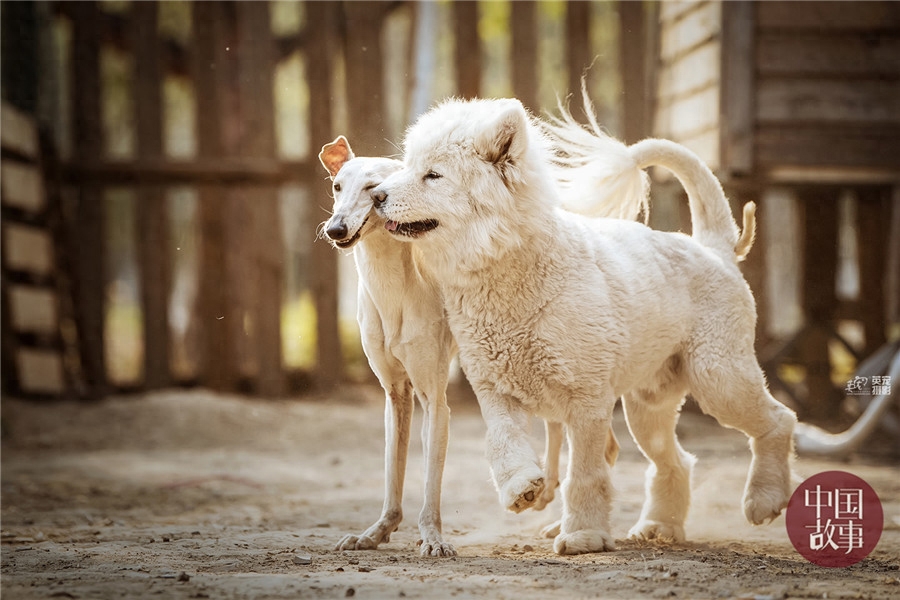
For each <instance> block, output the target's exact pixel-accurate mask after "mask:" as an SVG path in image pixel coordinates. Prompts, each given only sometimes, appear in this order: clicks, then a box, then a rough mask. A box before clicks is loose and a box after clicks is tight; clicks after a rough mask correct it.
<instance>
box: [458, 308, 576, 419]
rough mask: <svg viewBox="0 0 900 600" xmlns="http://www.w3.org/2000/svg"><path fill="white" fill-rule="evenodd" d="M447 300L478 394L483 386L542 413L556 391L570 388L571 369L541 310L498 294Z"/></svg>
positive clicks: (465, 364) (463, 355)
mask: <svg viewBox="0 0 900 600" xmlns="http://www.w3.org/2000/svg"><path fill="white" fill-rule="evenodd" d="M446 300H447V308H448V317H449V321H450V327H451V330H452V331H453V335H454V337H455V338H456V340H457V344H458V346H459V349H460V360H461V362H462V365H463V368H464V370H465V372H466V375H467V377H468V378H469V379H470V381H471V382H472V384H473V385H474V386H476V390H477V389H478V388H479V387H482V388H484V387H485V386H487V387H489V388H492V389H493V390H495V391H497V392H499V393H503V394H508V395H512V396H514V397H516V398H518V399H519V400H520V401H521V402H523V403H524V404H526V405H529V406H531V407H532V408H533V409H536V410H541V405H543V404H545V402H546V400H547V399H548V398H549V397H551V396H554V395H556V394H555V392H556V391H558V390H559V389H560V387H570V386H571V385H572V384H573V382H574V377H573V373H572V369H571V365H570V364H568V362H567V358H566V356H565V355H564V353H561V352H559V351H558V349H557V348H555V347H554V346H553V344H552V337H548V336H547V335H546V331H545V329H546V323H545V322H543V314H542V311H541V310H540V307H539V306H527V305H526V304H527V303H523V300H522V298H521V296H516V295H508V294H496V293H490V294H485V295H484V296H482V297H474V296H473V295H471V294H470V295H468V296H465V295H462V296H456V297H449V298H446Z"/></svg>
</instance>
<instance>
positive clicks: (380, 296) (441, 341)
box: [319, 136, 619, 556]
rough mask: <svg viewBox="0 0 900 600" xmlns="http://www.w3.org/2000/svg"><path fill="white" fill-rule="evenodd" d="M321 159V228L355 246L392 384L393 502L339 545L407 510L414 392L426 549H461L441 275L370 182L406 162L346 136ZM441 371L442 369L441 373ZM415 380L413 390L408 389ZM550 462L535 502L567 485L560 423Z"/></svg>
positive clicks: (386, 381)
mask: <svg viewBox="0 0 900 600" xmlns="http://www.w3.org/2000/svg"><path fill="white" fill-rule="evenodd" d="M319 159H320V161H321V162H322V165H323V166H324V167H325V169H326V170H327V171H328V172H329V173H330V174H331V176H332V189H333V193H334V209H333V213H332V216H331V218H330V219H328V221H327V222H326V223H324V224H323V226H322V233H323V234H325V235H326V236H327V237H328V238H329V239H330V240H331V241H332V243H333V244H335V246H337V247H339V248H354V259H355V261H356V267H357V271H358V274H359V314H358V320H359V324H360V331H361V337H362V342H363V349H364V351H365V353H366V356H367V357H368V359H369V364H370V365H371V367H372V370H373V371H374V372H375V374H376V376H377V377H378V380H379V382H380V383H381V385H382V387H383V388H384V390H385V398H386V402H385V500H384V507H383V509H382V514H381V517H380V518H379V520H378V521H377V522H376V523H375V524H373V525H372V526H371V527H369V528H368V529H367V530H366V531H365V532H363V533H362V534H360V535H347V536H344V537H343V538H342V539H341V540H340V541H339V542H338V544H337V549H340V550H350V549H369V548H376V547H377V546H378V545H379V544H380V543H381V542H387V541H389V539H390V534H391V533H393V532H394V531H396V529H397V526H398V525H399V524H400V520H401V518H402V507H401V500H402V495H403V479H404V473H405V469H406V455H407V450H408V447H409V428H410V419H411V416H412V396H411V394H413V393H415V395H416V397H417V398H418V400H419V403H420V404H421V405H422V407H423V409H424V412H425V415H426V418H425V423H424V426H423V431H422V443H423V447H424V449H425V454H426V457H427V464H426V469H425V503H424V506H423V508H422V512H421V514H420V515H419V532H420V535H421V536H422V543H421V546H420V551H421V553H422V555H425V556H454V555H455V554H456V551H455V549H454V548H453V546H451V545H450V544H449V543H446V542H444V541H443V539H442V536H441V518H440V495H441V478H442V474H443V468H444V459H445V456H446V452H447V441H448V431H447V429H448V422H449V408H448V407H447V402H446V386H447V378H446V374H447V372H448V368H449V362H450V359H451V358H452V357H453V356H454V355H455V353H456V346H455V344H454V342H453V339H452V337H451V336H450V334H449V329H448V325H447V323H446V320H445V318H444V308H443V303H442V301H441V299H440V297H439V289H438V286H436V285H435V282H434V281H433V280H432V279H430V278H429V277H427V275H426V274H423V273H421V272H420V270H419V268H418V266H417V264H416V261H415V260H414V258H413V254H412V252H411V248H410V247H409V246H408V245H405V244H401V243H399V242H396V241H394V240H393V239H392V238H391V236H390V235H389V234H388V233H387V232H386V231H385V229H384V219H382V218H381V217H379V216H378V215H377V213H375V211H374V207H373V204H372V199H371V197H370V195H369V194H370V190H371V189H372V188H374V187H375V186H376V185H377V184H378V183H380V182H381V181H383V180H384V179H385V178H386V177H387V176H388V175H389V174H390V173H393V172H395V171H398V170H399V169H400V168H402V166H403V165H402V163H400V162H399V161H396V160H392V159H389V158H377V157H355V156H354V155H353V151H352V150H351V148H350V144H349V142H348V141H347V139H346V138H345V137H344V136H338V138H336V139H335V140H334V141H333V142H331V143H329V144H326V145H325V146H323V147H322V151H321V153H320V154H319ZM440 374H443V375H444V376H443V377H442V376H441V375H440ZM410 386H411V388H410ZM546 431H547V435H546V451H545V458H544V465H545V467H546V469H547V481H546V485H545V486H544V489H543V491H542V493H541V494H540V495H539V496H538V498H537V500H536V501H535V503H534V508H536V509H537V510H541V509H543V508H544V507H545V506H547V504H549V503H550V502H551V501H552V500H553V499H554V496H555V490H556V488H557V487H558V486H559V454H560V448H561V446H562V441H563V428H562V425H561V424H560V423H549V422H547V423H546ZM618 452H619V445H618V441H617V440H616V438H615V435H614V434H613V433H612V430H610V437H609V441H608V442H607V445H606V460H607V461H608V463H609V464H610V465H613V464H614V463H615V460H616V457H617V456H618Z"/></svg>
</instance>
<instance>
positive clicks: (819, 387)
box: [797, 186, 840, 422]
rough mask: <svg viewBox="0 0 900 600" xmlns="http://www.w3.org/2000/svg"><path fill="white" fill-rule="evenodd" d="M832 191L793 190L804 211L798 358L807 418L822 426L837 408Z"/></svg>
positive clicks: (835, 211) (835, 209)
mask: <svg viewBox="0 0 900 600" xmlns="http://www.w3.org/2000/svg"><path fill="white" fill-rule="evenodd" d="M839 196H840V189H839V188H836V187H824V186H818V187H808V188H800V189H798V190H797V198H798V200H799V201H800V204H801V207H802V211H803V223H804V237H803V281H804V286H803V307H804V312H805V316H806V319H807V324H808V326H809V328H808V331H807V334H806V335H805V336H804V338H803V340H802V343H801V346H800V354H801V360H802V361H803V364H804V366H805V367H806V386H807V398H808V400H809V401H808V403H807V406H806V409H807V411H808V412H807V416H808V417H809V418H810V419H812V420H815V421H819V422H823V421H828V420H830V419H833V418H834V417H835V416H836V414H837V410H838V395H837V393H836V392H835V389H834V386H833V385H832V383H831V361H830V359H829V355H828V340H829V337H830V336H829V334H830V331H831V328H832V327H833V325H834V316H835V309H836V306H837V304H836V298H835V277H836V275H837V239H838V219H837V215H838V199H839Z"/></svg>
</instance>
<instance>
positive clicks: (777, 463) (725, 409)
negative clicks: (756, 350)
mask: <svg viewBox="0 0 900 600" xmlns="http://www.w3.org/2000/svg"><path fill="white" fill-rule="evenodd" d="M699 356H700V358H698V357H695V358H693V359H692V360H691V362H690V365H689V373H690V376H691V392H692V393H693V396H694V398H695V399H696V400H697V402H698V403H699V404H700V408H701V409H703V412H705V413H707V414H710V415H712V416H713V417H715V418H716V420H718V421H719V423H721V424H722V425H724V426H726V427H732V428H734V429H737V430H739V431H743V432H744V433H745V434H746V435H747V436H748V437H749V438H750V449H751V451H752V452H753V460H752V461H751V463H750V473H749V476H748V477H747V485H746V487H745V488H744V500H743V504H744V516H745V517H747V520H748V521H749V522H750V523H752V524H754V525H760V524H762V523H766V522H769V521H771V520H773V519H775V517H777V516H778V515H779V514H780V513H781V511H782V509H784V508H785V507H786V506H787V503H788V500H790V497H791V491H792V489H793V484H792V481H791V466H790V461H791V458H792V456H793V432H794V425H795V424H796V423H797V417H796V415H795V414H794V412H793V411H792V410H790V409H789V408H787V407H786V406H785V405H783V404H782V403H780V402H778V401H777V400H776V399H775V398H773V397H772V395H771V394H770V393H769V391H768V389H767V388H766V383H765V378H764V376H763V373H762V370H761V369H760V368H759V364H758V363H757V362H756V358H755V357H754V356H753V354H752V351H748V352H745V353H743V354H742V355H739V356H737V357H735V359H734V360H731V361H723V360H722V357H723V356H729V354H728V353H727V352H726V353H723V352H711V353H703V354H700V355H699ZM703 357H709V358H707V359H705V360H704V359H703Z"/></svg>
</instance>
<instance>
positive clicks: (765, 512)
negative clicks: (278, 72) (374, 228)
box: [374, 100, 796, 554]
mask: <svg viewBox="0 0 900 600" xmlns="http://www.w3.org/2000/svg"><path fill="white" fill-rule="evenodd" d="M559 139H560V138H558V139H557V142H558V141H559ZM552 143H556V142H553V140H548V137H547V133H546V132H542V131H541V130H540V128H539V127H538V126H536V124H535V123H534V122H533V121H531V120H530V119H529V118H528V116H527V114H526V113H525V111H524V109H523V108H522V106H521V104H520V103H519V102H518V101H516V100H476V101H460V100H451V101H448V102H445V103H444V104H442V105H440V106H438V107H437V108H435V109H433V110H432V111H431V112H429V113H426V114H425V115H424V116H423V117H421V118H420V119H419V121H418V122H417V123H416V124H415V125H414V126H413V127H412V128H411V129H410V131H409V132H408V135H407V139H406V148H405V166H404V168H403V170H401V171H398V172H396V173H394V174H392V175H391V176H389V177H388V178H387V179H386V180H385V181H384V182H383V183H382V184H381V185H379V186H378V187H377V188H376V189H375V191H374V198H375V201H376V205H377V206H378V209H377V210H378V212H379V213H380V214H381V215H382V216H383V217H384V218H385V219H387V222H386V226H387V227H388V228H389V229H394V230H395V231H397V232H400V231H403V224H405V223H412V222H419V221H425V220H433V221H434V222H436V223H437V227H436V228H434V229H432V230H430V231H428V232H425V233H422V234H421V235H418V236H416V237H415V238H412V237H407V236H402V235H397V236H396V237H398V238H400V239H403V240H406V241H412V240H414V244H413V246H414V247H415V250H416V257H417V260H418V261H420V262H421V264H423V265H424V266H425V268H426V269H427V270H428V271H429V272H431V273H433V274H434V275H435V277H436V278H437V280H438V281H440V282H441V286H442V295H443V300H444V306H445V308H446V311H447V315H448V318H449V323H450V329H451V331H452V332H453V336H454V337H455V339H456V341H457V343H458V344H459V348H460V360H461V363H462V365H463V368H464V370H465V372H466V374H467V376H468V378H469V380H470V382H471V383H472V386H473V388H474V389H475V392H476V394H477V396H478V400H479V404H480V406H481V409H482V414H483V416H484V418H485V422H486V424H487V429H488V432H487V455H488V458H489V461H490V464H491V469H492V475H493V478H494V482H495V484H496V486H497V489H498V491H499V494H500V500H501V503H503V505H504V506H507V507H510V508H513V509H518V508H521V506H522V505H523V504H527V499H528V498H529V497H533V496H534V495H535V494H539V492H540V488H541V486H542V484H543V477H544V473H543V471H542V469H541V466H540V464H539V462H538V460H537V457H536V456H535V455H534V452H533V451H532V449H531V448H530V446H529V444H528V440H527V435H526V431H525V427H524V426H525V423H526V417H527V415H528V414H529V413H534V414H537V415H540V416H542V417H544V418H545V419H547V420H550V421H559V422H563V423H564V424H565V426H566V431H567V435H568V440H569V448H570V458H569V466H568V473H567V476H566V480H565V483H564V484H563V501H564V507H563V518H562V522H561V527H560V533H559V535H558V536H557V537H556V540H555V542H554V548H555V550H556V551H557V552H558V553H560V554H575V553H582V552H594V551H602V550H610V549H612V548H613V538H612V536H611V534H610V530H609V512H610V508H611V500H612V492H613V490H612V484H611V482H610V476H609V468H608V465H607V464H606V462H605V461H604V459H603V456H604V452H603V449H604V446H605V444H606V440H607V437H608V431H609V423H610V418H611V416H612V410H613V407H614V404H615V402H616V399H617V398H618V397H620V396H622V397H624V404H625V410H626V416H627V418H628V425H629V428H630V430H631V433H632V435H633V437H634V438H635V441H636V442H637V443H638V445H639V446H640V448H641V450H642V452H643V453H644V454H645V455H646V456H647V458H648V459H649V460H650V461H651V463H652V464H651V466H650V468H649V469H648V472H647V499H646V502H645V504H644V508H643V512H642V514H641V518H640V519H639V521H638V523H637V524H636V525H635V526H634V527H633V528H632V529H631V532H630V533H631V535H632V536H637V537H645V538H660V539H675V540H679V539H683V537H684V522H685V518H686V515H687V511H688V505H689V499H690V473H691V468H692V465H693V461H694V459H693V457H691V456H690V455H689V454H688V453H686V452H685V451H684V450H682V449H681V447H680V445H679V444H678V441H677V439H676V437H675V424H676V421H677V418H678V412H679V409H680V406H681V404H682V402H683V399H684V396H685V394H686V393H691V394H692V395H693V397H694V398H695V399H696V400H697V401H698V403H699V404H700V406H701V408H702V409H703V410H704V411H705V412H707V413H709V414H711V415H713V416H714V417H716V418H717V419H718V420H719V422H720V423H722V424H723V425H725V426H728V427H734V428H737V429H739V430H741V431H743V432H744V433H746V434H747V435H748V436H749V437H750V438H751V450H752V452H753V462H752V464H751V468H750V473H749V477H748V481H747V487H746V489H745V493H744V513H745V515H746V517H747V519H748V520H749V521H750V522H751V523H762V522H764V521H767V520H770V519H773V518H774V517H776V516H777V515H778V514H779V513H780V511H781V510H782V509H783V508H784V507H785V506H786V505H787V501H788V499H789V497H790V492H791V477H790V467H789V458H790V455H791V452H792V448H791V434H792V430H793V426H794V423H795V420H796V419H795V416H794V414H793V413H792V412H791V411H790V410H788V409H787V408H786V407H784V406H783V405H781V404H780V403H778V402H777V401H776V400H775V399H774V398H772V396H771V395H770V394H769V392H768V391H767V389H766V384H765V381H764V377H763V374H762V371H761V370H760V368H759V365H758V363H757V361H756V358H755V355H754V350H753V341H754V328H755V319H756V315H755V306H754V301H753V297H752V295H751V293H750V290H749V288H748V286H747V284H746V283H745V281H744V280H743V278H742V276H741V274H740V272H739V270H738V268H737V265H736V262H737V259H738V258H739V256H738V255H740V254H742V253H745V252H746V250H748V249H749V244H750V243H752V235H751V233H750V232H748V231H747V230H748V229H752V222H753V213H752V208H751V209H750V210H749V211H746V212H745V217H746V218H747V225H749V226H750V227H746V226H745V232H744V234H743V235H741V234H739V232H738V230H737V226H736V225H735V223H734V220H733V218H732V217H731V214H730V211H729V210H728V204H727V200H726V199H725V196H724V194H723V193H722V189H721V186H719V184H718V182H717V181H716V180H715V177H714V176H713V175H712V173H711V172H710V171H709V169H708V168H707V167H706V166H705V165H704V164H703V163H702V162H701V161H699V160H698V159H697V158H696V157H695V156H694V155H692V154H691V153H690V152H688V151H687V150H686V149H684V148H682V147H680V146H678V145H676V144H672V143H670V142H664V141H660V140H647V141H644V142H641V143H639V144H636V145H635V146H633V147H632V148H631V149H630V150H629V151H630V153H631V155H632V158H633V161H634V169H638V170H639V169H640V168H642V167H645V166H647V165H650V164H660V165H663V166H665V167H667V168H670V169H672V170H673V171H674V172H675V174H676V176H678V178H679V179H680V180H681V181H682V183H683V184H684V185H685V188H686V189H687V191H688V194H689V197H690V206H691V214H692V219H693V222H694V232H695V233H694V236H693V238H692V237H688V236H686V235H682V234H675V233H663V232H658V231H653V230H651V229H649V228H647V227H645V226H644V225H641V224H639V223H634V222H629V221H624V220H615V219H588V218H585V217H580V216H576V215H573V214H571V213H568V212H565V211H563V210H561V209H560V208H559V205H560V204H561V202H560V200H559V197H558V195H559V188H560V184H559V182H558V179H559V177H558V175H557V173H556V168H555V167H554V165H553V158H552V156H553V155H551V148H552ZM575 152H577V151H575ZM633 176H634V175H633V174H632V177H633ZM627 200H629V199H623V201H627ZM395 235H396V234H395Z"/></svg>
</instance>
